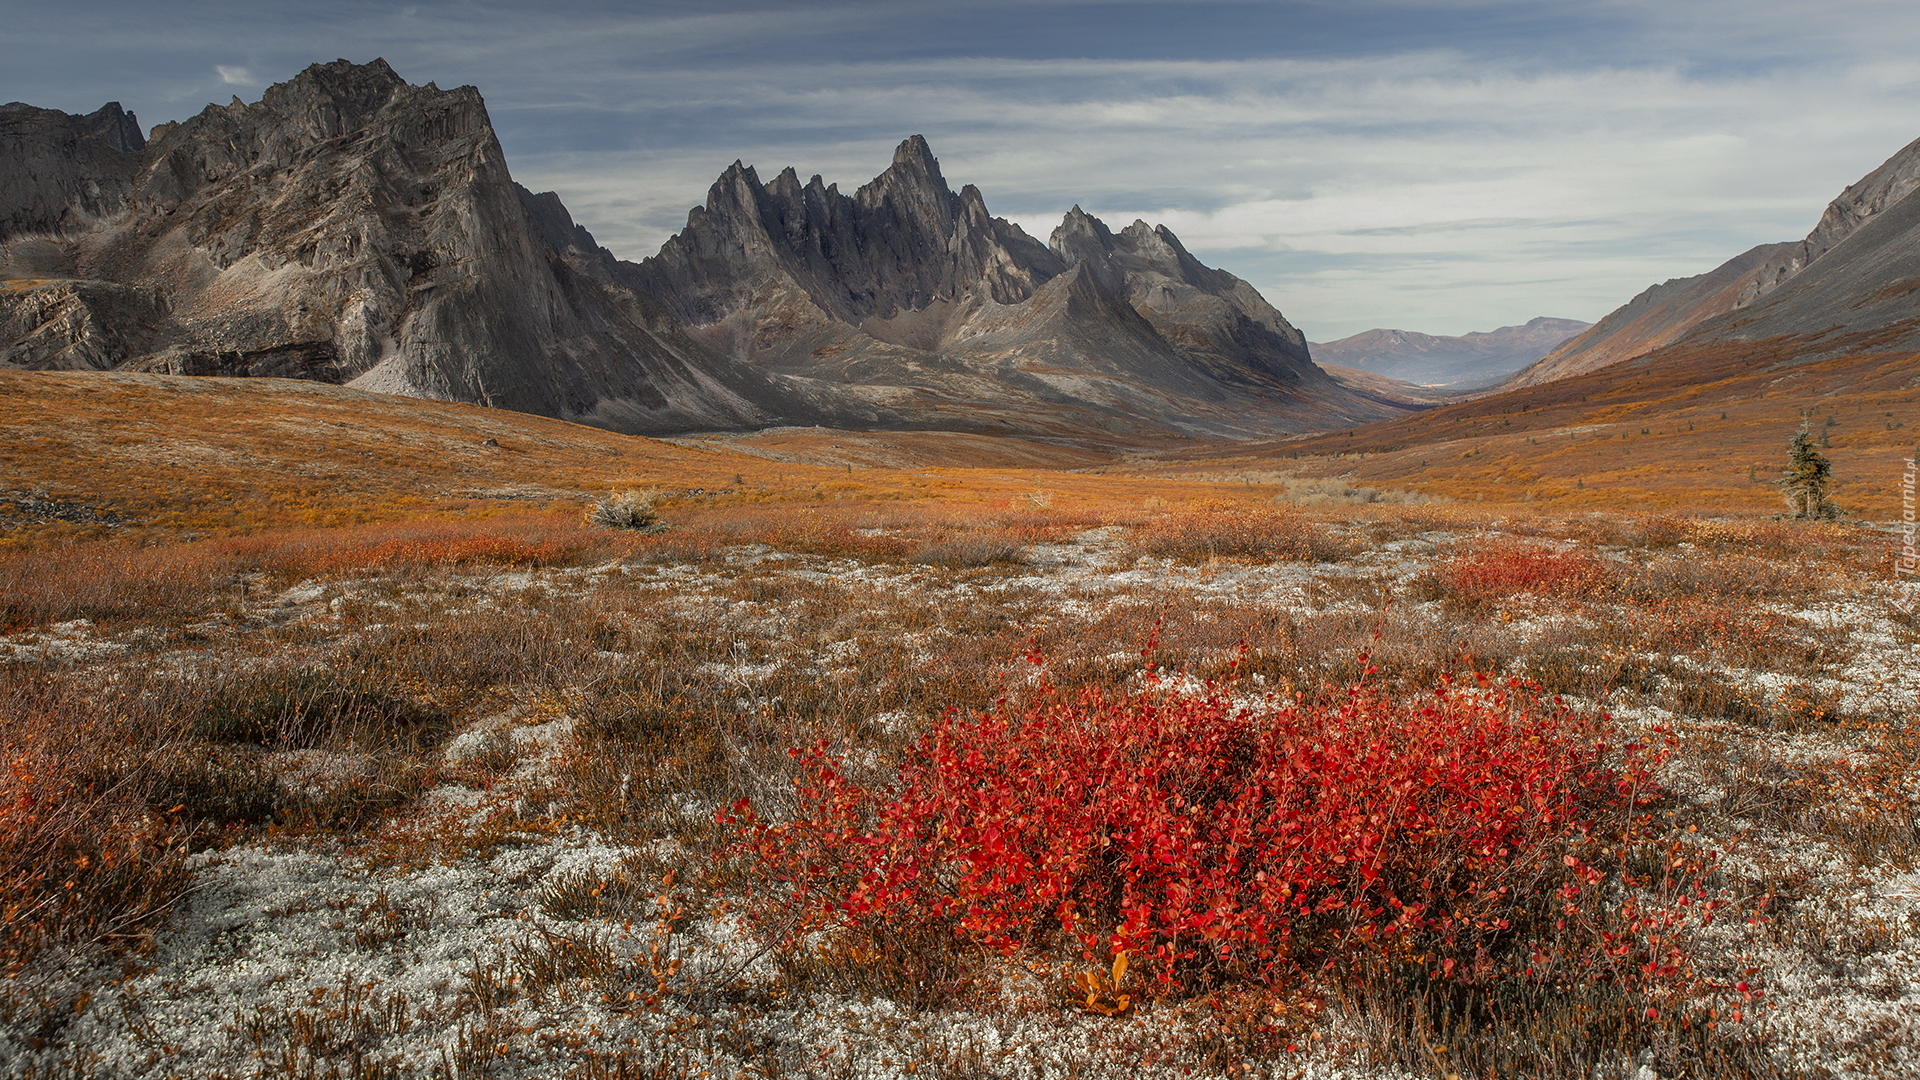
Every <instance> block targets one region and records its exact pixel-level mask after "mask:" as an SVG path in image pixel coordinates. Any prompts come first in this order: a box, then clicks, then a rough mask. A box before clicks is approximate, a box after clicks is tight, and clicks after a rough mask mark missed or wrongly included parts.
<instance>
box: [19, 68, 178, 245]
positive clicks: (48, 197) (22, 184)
mask: <svg viewBox="0 0 1920 1080" xmlns="http://www.w3.org/2000/svg"><path fill="white" fill-rule="evenodd" d="M145 147H146V140H145V139H143V138H142V137H141V136H140V123H139V121H138V120H136V119H135V118H134V115H133V114H132V113H129V112H125V111H123V110H122V109H121V108H120V103H119V102H117V101H110V102H108V103H107V104H105V105H103V106H101V108H100V109H99V110H98V111H97V112H93V113H90V114H88V115H86V116H71V115H68V114H67V113H63V112H60V111H58V110H56V109H39V108H35V107H34V106H32V105H27V104H23V103H21V102H18V101H16V102H13V103H11V104H8V105H0V241H3V240H8V239H11V238H14V237H18V236H22V235H25V234H33V233H60V232H65V231H68V230H73V229H82V228H86V227H87V226H89V225H91V224H92V223H94V222H96V221H98V220H99V219H101V218H105V217H109V216H111V215H113V214H115V213H118V212H119V211H120V210H122V209H124V208H125V207H126V204H127V197H128V195H129V193H130V192H131V191H132V188H133V183H134V180H135V178H136V177H137V175H138V173H139V167H140V160H141V151H142V150H143V149H145Z"/></svg>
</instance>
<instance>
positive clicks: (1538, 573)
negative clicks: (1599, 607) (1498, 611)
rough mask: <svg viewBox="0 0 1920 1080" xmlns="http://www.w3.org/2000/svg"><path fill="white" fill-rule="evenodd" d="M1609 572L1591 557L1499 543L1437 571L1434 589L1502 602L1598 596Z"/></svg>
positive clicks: (1604, 585)
mask: <svg viewBox="0 0 1920 1080" xmlns="http://www.w3.org/2000/svg"><path fill="white" fill-rule="evenodd" d="M1612 580H1613V570H1612V568H1611V567H1609V566H1608V565H1607V564H1606V563H1604V562H1602V561H1601V560H1599V559H1596V558H1594V557H1593V556H1591V555H1586V554H1582V553H1580V552H1577V551H1557V550H1555V549H1553V548H1545V547H1535V546H1532V545H1529V544H1503V545H1499V546H1496V547H1490V548H1488V549H1487V550H1485V551H1480V552H1476V553H1474V554H1473V555H1470V556H1467V557H1465V558H1456V559H1453V560H1451V561H1450V562H1448V563H1447V565H1446V566H1444V567H1442V568H1441V570H1440V585H1441V587H1442V588H1443V589H1445V590H1446V591H1447V593H1449V594H1450V595H1452V596H1454V597H1456V598H1458V599H1461V600H1467V601H1473V602H1486V601H1493V600H1503V599H1505V598H1507V597H1509V596H1513V595H1515V594H1517V593H1537V594H1539V595H1542V596H1559V597H1568V598H1573V597H1582V596H1592V595H1595V594H1596V593H1599V592H1601V591H1603V590H1604V589H1605V588H1606V587H1607V586H1608V585H1609V584H1610V583H1611V582H1612Z"/></svg>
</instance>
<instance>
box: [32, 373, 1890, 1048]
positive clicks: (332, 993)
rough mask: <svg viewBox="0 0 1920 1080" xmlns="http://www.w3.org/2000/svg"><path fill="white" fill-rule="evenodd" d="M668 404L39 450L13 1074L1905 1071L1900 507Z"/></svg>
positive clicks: (1782, 456) (1782, 452)
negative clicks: (1480, 482)
mask: <svg viewBox="0 0 1920 1080" xmlns="http://www.w3.org/2000/svg"><path fill="white" fill-rule="evenodd" d="M446 408H448V409H453V408H455V407H446ZM473 412H474V413H475V414H476V415H478V411H477V410H475V411H473ZM449 415H450V416H451V414H449ZM449 422H451V421H449ZM501 422H506V421H501ZM514 422H516V423H518V422H519V421H514ZM525 423H527V424H534V423H536V421H533V420H531V419H529V420H527V421H525ZM539 423H545V422H539ZM562 427H563V426H560V425H556V426H555V427H554V429H553V430H552V431H546V430H545V429H540V430H541V431H542V432H544V435H543V437H545V436H552V437H554V438H556V439H558V438H560V437H561V436H562V435H565V437H566V438H572V439H580V440H599V439H607V440H613V439H616V438H617V437H612V436H601V435H599V434H596V433H586V432H584V431H582V430H581V429H572V432H573V433H571V434H569V433H566V432H564V431H562V430H561V429H562ZM409 430H412V431H413V432H414V435H415V437H416V438H418V439H423V440H424V439H428V438H429V437H435V438H437V437H440V436H438V435H434V433H433V431H429V430H425V429H418V428H415V429H409ZM247 437H249V436H247V435H246V433H245V432H244V431H239V432H236V431H234V430H232V429H228V428H222V429H220V430H219V431H211V432H210V433H209V434H207V435H206V436H205V439H206V440H207V442H206V444H205V445H206V446H208V447H210V448H211V447H216V446H217V445H221V444H220V440H228V441H229V442H231V441H233V440H244V439H245V438H247ZM446 437H447V438H450V439H451V438H453V436H451V435H448V436H446ZM828 437H831V436H823V437H822V438H828ZM472 441H475V440H471V439H470V440H469V442H472ZM630 442H631V445H633V446H635V447H637V448H639V449H638V450H636V451H635V455H636V456H633V457H629V458H627V459H624V460H622V459H612V460H614V461H616V462H617V464H616V465H615V466H613V467H606V468H602V469H601V471H599V472H597V473H592V474H590V475H589V474H587V473H582V472H577V473H573V474H568V473H564V472H562V471H561V470H562V466H561V465H559V464H552V465H550V464H548V462H549V461H551V462H559V461H563V460H573V461H575V462H576V463H577V462H578V461H579V460H581V455H582V454H583V453H584V452H585V451H584V450H583V449H582V448H581V447H580V446H574V447H572V448H571V449H569V448H567V447H564V446H562V447H559V448H549V449H542V448H541V444H540V443H539V441H538V440H536V439H533V438H524V439H523V438H521V437H520V435H519V434H516V433H502V434H501V435H500V436H499V438H498V443H499V447H498V449H501V450H504V451H506V453H507V454H521V455H523V456H522V457H521V458H520V459H519V463H518V464H499V465H490V466H489V467H490V468H493V469H495V470H496V471H494V472H492V473H488V474H485V475H482V476H477V477H474V476H468V477H462V476H460V475H458V474H454V475H447V474H444V473H443V474H434V473H432V472H431V467H430V466H428V465H425V464H423V465H422V467H421V475H422V477H423V478H422V480H421V481H420V483H419V486H418V487H417V488H416V489H415V491H414V493H412V494H410V495H408V496H407V497H406V499H398V500H397V499H395V498H393V497H392V496H391V492H390V491H389V490H388V489H384V488H383V489H378V493H377V497H376V496H374V495H370V494H369V493H368V491H367V489H366V488H364V487H362V486H361V485H362V484H363V483H365V481H363V480H361V479H358V478H357V475H366V476H372V475H374V473H373V472H371V471H369V472H368V473H366V474H354V473H351V472H349V471H346V470H345V469H341V470H339V471H336V472H335V473H334V474H333V475H334V476H335V479H334V480H333V481H332V482H331V485H332V486H331V487H329V488H326V489H324V490H323V489H318V488H316V489H314V490H312V491H311V492H310V493H309V494H306V495H303V496H302V498H304V499H307V500H309V501H308V503H307V506H308V509H307V510H306V511H303V512H304V513H307V514H308V515H309V517H310V519H311V520H309V521H307V522H304V523H303V522H300V521H288V520H285V519H283V518H280V517H277V516H275V515H277V514H279V513H281V512H282V511H281V510H279V509H276V505H277V504H276V499H275V497H274V495H273V492H274V491H285V490H289V486H290V485H295V484H297V483H299V482H300V481H299V473H298V472H297V470H291V469H285V468H282V467H278V466H276V467H269V466H266V465H254V466H245V467H243V466H242V465H239V464H232V461H233V459H232V458H229V457H224V456H222V455H219V454H214V453H213V451H212V450H211V449H209V450H208V451H207V455H208V456H209V458H210V459H214V458H217V459H218V467H215V468H209V469H208V470H207V472H206V476H207V478H208V481H207V482H208V487H207V488H206V489H205V490H204V491H202V492H201V496H202V497H203V498H205V499H206V500H207V502H206V503H205V505H204V506H202V507H201V508H199V509H194V510H192V511H191V512H192V513H195V514H203V515H206V517H205V518H202V519H200V520H197V521H182V520H179V519H173V520H161V521H159V523H157V524H156V523H155V522H156V519H157V515H156V514H155V513H154V512H153V510H152V509H151V508H150V507H149V506H147V505H146V504H143V503H141V502H140V501H139V499H140V498H151V499H153V500H156V502H159V501H163V500H164V499H165V498H166V497H167V496H166V494H165V489H164V487H162V486H160V485H154V486H152V487H150V488H149V487H142V486H139V485H131V486H130V487H129V488H128V489H126V490H133V491H135V492H141V491H148V492H151V494H149V495H139V496H122V497H120V498H119V499H117V500H109V499H106V498H103V497H101V495H100V492H101V491H102V490H104V486H103V487H102V488H95V489H92V491H91V492H90V491H89V489H88V488H87V487H86V486H85V484H84V482H81V481H80V480H78V479H76V478H75V477H74V476H73V475H71V474H69V475H67V476H66V477H65V478H64V479H62V478H60V477H49V478H48V479H49V480H51V481H54V482H47V481H42V482H41V483H42V487H43V488H44V489H45V490H42V491H37V492H34V493H14V494H13V495H11V496H10V498H11V501H10V502H7V503H6V504H5V506H4V507H0V509H5V510H7V511H8V513H9V514H10V515H11V516H10V517H9V521H10V523H11V524H10V531H9V533H8V539H7V542H6V546H5V547H4V549H0V650H4V652H0V717H4V723H5V725H6V730H5V738H4V747H5V755H6V770H5V773H4V777H3V778H0V783H4V785H5V787H4V799H3V800H0V890H3V891H0V919H4V926H5V934H4V937H0V963H4V965H5V968H6V974H7V978H6V979H5V981H4V984H0V986H3V989H0V1020H3V1021H4V1023H0V1030H4V1036H0V1039H3V1040H4V1041H3V1042H0V1051H4V1060H5V1062H6V1066H5V1068H6V1070H7V1071H8V1073H9V1074H10V1075H17V1076H33V1077H54V1076H67V1077H70V1076H143V1077H144V1076H153V1077H163V1076H233V1077H239V1076H249V1077H251V1076H288V1077H321V1076H343V1077H344V1076H415V1075H442V1076H450V1077H451V1076H461V1077H468V1076H580V1077H612V1076H641V1075H646V1076H679V1075H685V1076H690V1077H692V1076H700V1075H703V1074H705V1075H714V1076H720V1075H729V1076H732V1075H740V1076H775V1075H778V1076H787V1075H816V1076H863V1077H864V1076H882V1075H886V1076H892V1075H915V1076H918V1075H934V1076H1002V1075H1006V1076H1107V1075H1128V1076H1132V1075H1141V1074H1146V1075H1167V1076H1175V1075H1189V1074H1192V1075H1217V1076H1227V1077H1238V1076H1242V1075H1254V1076H1295V1075H1303V1074H1304V1075H1318V1076H1356V1077H1360V1076H1402V1075H1405V1076H1425V1075H1432V1076H1454V1075H1457V1076H1463V1077H1464V1076H1509V1075H1520V1076H1564V1077H1574V1076H1578V1077H1583V1078H1584V1077H1592V1076H1621V1077H1645V1076H1649V1075H1658V1076H1716V1077H1718V1076H1761V1077H1775V1076H1781V1077H1787V1076H1803V1075H1804V1076H1836V1077H1839V1076H1897V1075H1904V1074H1906V1073H1907V1072H1908V1071H1909V1070H1910V1069H1911V1067H1912V1061H1911V1058H1910V1053H1911V1051H1910V1050H1909V1049H1907V1043H1905V1042H1904V1041H1903V1040H1901V1039H1899V1038H1898V1036H1897V1032H1899V1031H1900V1030H1904V1029H1903V1028H1902V1027H1901V1025H1902V1024H1904V1023H1905V1022H1906V1020H1905V1019H1904V1017H1905V1013H1904V1012H1903V1011H1902V1010H1904V1009H1905V1008H1907V1006H1906V1005H1905V1004H1904V1003H1903V1002H1904V999H1903V998H1902V997H1901V996H1900V994H1899V993H1898V992H1897V988H1898V987H1899V986H1900V985H1903V984H1902V983H1901V981H1900V980H1901V979H1903V978H1905V977H1906V972H1907V970H1908V969H1907V968H1906V967H1904V966H1903V965H1905V964H1907V963H1908V962H1909V961H1908V960H1907V959H1906V957H1909V956H1910V955H1912V942H1913V937H1912V935H1913V934H1914V933H1915V932H1916V927H1915V925H1914V922H1913V920H1912V919H1911V918H1910V917H1909V915H1908V912H1909V911H1910V910H1911V908H1910V905H1911V904H1912V903H1913V899H1912V898H1913V896H1914V895H1916V894H1917V893H1920V889H1917V888H1916V887H1915V886H1914V884H1913V880H1914V879H1913V878H1912V877H1910V876H1909V875H1911V873H1912V868H1913V859H1914V856H1915V854H1916V851H1920V832H1916V827H1915V817H1914V813H1915V808H1916V799H1920V791H1916V789H1915V787H1914V783H1913V761H1914V759H1915V752H1916V749H1917V748H1916V745H1915V742H1914V734H1913V725H1912V721H1913V718H1914V717H1913V710H1914V702H1915V700H1916V697H1915V691H1916V673H1915V672H1914V670H1913V666H1912V664H1911V658H1912V656H1913V650H1914V646H1915V644H1916V641H1917V640H1920V639H1916V632H1917V628H1916V625H1915V621H1914V619H1913V617H1912V615H1911V614H1908V613H1905V612H1903V611H1902V610H1900V609H1899V607H1898V606H1897V605H1896V604H1894V603H1892V602H1891V600H1892V599H1893V598H1894V596H1895V593H1894V591H1893V590H1894V582H1893V581H1892V578H1891V577H1890V575H1889V573H1888V570H1887V567H1888V557H1889V552H1890V550H1891V549H1890V548H1889V547H1888V534H1887V533H1884V532H1882V531H1879V530H1877V529H1875V528H1873V527H1871V523H1870V522H1864V521H1862V520H1859V518H1858V517H1857V516H1856V517H1855V518H1853V519H1851V520H1850V519H1847V518H1842V519H1841V520H1839V521H1795V520H1791V519H1789V518H1788V517H1787V516H1786V515H1779V514H1773V513H1755V512H1752V511H1749V510H1742V509H1738V508H1736V509H1732V510H1726V511H1723V512H1719V513H1707V512H1701V513H1696V514H1673V513H1650V512H1646V511H1640V510H1634V509H1632V508H1629V507H1618V508H1611V509H1604V510H1590V511H1580V512H1573V511H1567V510H1559V511H1554V510H1548V509H1543V508H1541V507H1539V506H1537V505H1531V504H1528V503H1525V502H1522V501H1507V502H1499V501H1494V500H1486V501H1481V500H1478V499H1476V500H1473V501H1461V500H1458V499H1450V498H1444V497H1417V492H1414V491H1411V490H1409V489H1399V490H1397V491H1392V490H1389V491H1388V492H1387V493H1385V494H1383V493H1382V491H1381V490H1380V489H1372V488H1370V489H1367V490H1357V489H1352V488H1344V489H1343V488H1341V487H1339V486H1338V485H1334V484H1329V483H1325V482H1321V481H1316V480H1312V479H1311V478H1310V477H1308V478H1303V479H1299V480H1296V481H1294V482H1293V483H1291V484H1289V483H1287V482H1284V481H1283V482H1271V481H1266V480H1263V479H1262V478H1259V477H1253V478H1248V477H1245V476H1240V477H1220V476H1214V477H1212V478H1208V479H1194V478H1189V477H1182V476H1181V475H1179V474H1177V473H1175V472H1172V471H1159V472H1156V471H1153V470H1152V469H1150V468H1148V467H1146V466H1142V465H1135V466H1132V467H1129V466H1127V465H1125V464H1124V463H1107V464H1097V465H1093V466H1088V465H1084V464H1082V465H1076V466H1074V467H1073V468H1059V469H1039V468H1032V467H1029V466H1015V465H1009V464H1005V463H1001V464H994V463H991V462H985V463H975V464H974V465H973V466H971V467H967V468H958V467H951V466H936V465H930V464H909V465H906V466H903V467H896V468H892V469H880V468H874V467H864V466H863V467H862V468H859V469H852V468H850V467H848V466H845V465H840V464H817V463H813V464H810V463H807V462H805V461H781V462H774V461H769V460H767V459H765V458H753V457H750V456H747V455H745V454H741V453H738V452H734V451H731V450H724V449H722V450H716V449H711V448H707V447H701V446H686V445H679V444H669V443H649V442H645V441H630ZM595 445H597V444H595ZM610 445H611V444H610ZM495 449H496V448H495V447H488V448H486V450H485V451H483V452H484V453H486V454H488V455H492V454H493V453H494V451H495ZM816 449H820V448H816ZM418 452H420V453H421V454H423V455H424V457H423V460H425V459H426V458H430V457H431V456H432V455H433V451H432V449H431V447H430V446H424V445H423V446H422V447H420V448H419V450H418ZM1023 452H1025V451H1023ZM1035 452H1037V451H1035ZM1786 452H1787V447H1786V446H1785V440H1782V442H1781V446H1780V448H1779V453H1780V461H1779V462H1777V463H1776V465H1775V468H1776V470H1777V469H1779V468H1780V467H1782V465H1784V462H1785V458H1786ZM541 454H549V455H551V456H550V457H549V458H545V459H543V458H541V457H540V455H541ZM795 456H798V455H797V454H796V455H795ZM486 460H489V461H491V460H493V459H492V458H488V459H486ZM576 467H577V465H576ZM249 468H251V469H252V471H251V472H249V471H248V469H249ZM276 468H278V469H279V471H275V470H276ZM449 468H452V466H449ZM512 469H523V470H526V471H525V472H513V471H511V470H512ZM676 470H677V472H676ZM539 476H546V477H553V478H555V479H554V481H553V482H551V483H548V484H546V485H544V486H542V485H539V484H537V483H536V482H535V479H534V478H535V477H539ZM123 479H124V478H123ZM136 479H137V476H136ZM462 484H464V485H466V486H465V487H462V486H460V485H462ZM609 492H613V493H614V494H611V495H609V494H608V493H609ZM628 492H632V493H634V494H626V493H628ZM1839 494H1840V495H1845V494H1846V493H1845V491H1842V492H1840V493H1839ZM1774 497H1775V499H1776V500H1777V499H1778V495H1775V496H1774ZM250 500H251V501H250ZM355 500H359V501H358V502H356V501H355ZM407 500H417V501H407ZM396 505H397V506H398V509H395V507H396ZM229 508H234V509H229ZM248 515H256V517H254V518H253V519H252V520H248ZM356 516H357V518H358V520H357V521H356V520H353V518H354V517H356ZM236 518H238V519H239V520H236ZM343 519H345V520H343Z"/></svg>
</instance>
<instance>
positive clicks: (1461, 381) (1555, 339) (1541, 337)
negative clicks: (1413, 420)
mask: <svg viewBox="0 0 1920 1080" xmlns="http://www.w3.org/2000/svg"><path fill="white" fill-rule="evenodd" d="M1591 325H1593V324H1592V323H1584V322H1581V321H1579V320H1578V319H1550V318H1547V317H1545V316H1542V317H1540V318H1537V319H1529V320H1527V322H1526V324H1525V325H1522V326H1502V327H1500V328H1499V329H1497V330H1488V331H1476V332H1473V333H1469V334H1462V335H1460V336H1458V337H1449V336H1443V335H1438V334H1422V333H1419V332H1417V331H1413V330H1384V329H1376V330H1366V331H1362V332H1361V333H1358V334H1354V335H1353V336H1351V337H1344V338H1341V339H1340V340H1338V341H1328V342H1314V343H1313V357H1314V359H1315V360H1316V361H1317V362H1319V363H1321V364H1338V365H1340V366H1341V367H1348V368H1357V369H1359V370H1361V371H1367V372H1371V373H1373V374H1375V375H1384V376H1386V377H1388V378H1391V379H1400V380H1402V381H1405V382H1410V383H1414V384H1416V385H1419V386H1437V387H1460V388H1463V389H1467V388H1473V387H1480V386H1492V385H1494V384H1495V383H1497V382H1499V381H1500V380H1502V379H1504V378H1506V377H1507V376H1509V375H1512V374H1513V373H1514V372H1516V371H1519V370H1520V369H1521V368H1524V367H1526V366H1527V365H1529V364H1531V363H1533V362H1534V361H1536V360H1538V359H1540V358H1541V357H1543V356H1545V355H1547V354H1548V353H1549V352H1552V351H1553V350H1554V348H1555V347H1557V346H1559V345H1560V344H1561V343H1562V342H1565V341H1566V340H1567V339H1569V338H1572V337H1574V336H1576V335H1578V334H1579V333H1580V332H1581V331H1583V330H1585V329H1586V328H1587V327H1589V326H1591Z"/></svg>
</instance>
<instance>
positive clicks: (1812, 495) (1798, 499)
mask: <svg viewBox="0 0 1920 1080" xmlns="http://www.w3.org/2000/svg"><path fill="white" fill-rule="evenodd" d="M1787 445H1788V450H1787V469H1786V471H1785V472H1783V473H1781V474H1780V492H1781V494H1782V495H1784V496H1785V497H1786V500H1787V509H1788V510H1790V511H1792V512H1793V517H1794V520H1796V521H1832V520H1833V519H1834V518H1837V517H1839V516H1840V508H1839V507H1837V506H1835V505H1834V504H1833V503H1831V502H1829V501H1828V500H1827V483H1828V482H1829V481H1830V480H1831V479H1832V477H1833V466H1832V465H1829V464H1828V463H1827V459H1826V457H1825V456H1824V455H1822V454H1821V453H1820V451H1819V450H1817V449H1815V448H1814V445H1813V437H1812V436H1810V435H1808V434H1807V429H1806V428H1804V427H1803V428H1801V429H1800V430H1799V431H1796V432H1794V433H1793V439H1792V441H1790V442H1789V443H1788V444H1787Z"/></svg>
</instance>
